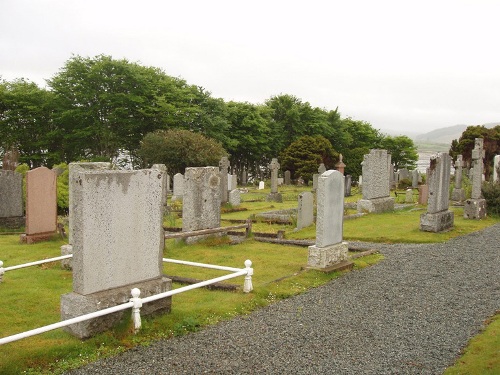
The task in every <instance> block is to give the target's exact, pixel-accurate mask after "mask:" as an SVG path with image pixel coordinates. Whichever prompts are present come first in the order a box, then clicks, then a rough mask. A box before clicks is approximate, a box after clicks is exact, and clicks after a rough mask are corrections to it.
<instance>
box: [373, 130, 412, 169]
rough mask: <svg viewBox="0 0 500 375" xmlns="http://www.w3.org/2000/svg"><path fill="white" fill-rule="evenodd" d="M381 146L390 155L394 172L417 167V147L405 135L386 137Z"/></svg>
mask: <svg viewBox="0 0 500 375" xmlns="http://www.w3.org/2000/svg"><path fill="white" fill-rule="evenodd" d="M381 146H382V148H383V149H386V150H387V151H388V152H389V153H390V154H391V162H392V164H394V169H395V170H396V171H397V170H400V169H401V168H408V169H415V168H416V167H417V161H418V152H417V146H415V144H414V143H413V141H412V140H411V138H409V137H407V136H406V135H400V136H397V137H391V136H387V137H385V138H384V139H383V140H382V142H381Z"/></svg>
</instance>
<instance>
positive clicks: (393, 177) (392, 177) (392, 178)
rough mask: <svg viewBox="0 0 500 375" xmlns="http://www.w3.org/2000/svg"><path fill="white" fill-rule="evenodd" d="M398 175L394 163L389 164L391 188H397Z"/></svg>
mask: <svg viewBox="0 0 500 375" xmlns="http://www.w3.org/2000/svg"><path fill="white" fill-rule="evenodd" d="M398 176H399V174H398V175H397V176H396V172H394V164H392V163H391V165H390V166H389V190H393V189H396V187H397V182H396V181H397V178H398Z"/></svg>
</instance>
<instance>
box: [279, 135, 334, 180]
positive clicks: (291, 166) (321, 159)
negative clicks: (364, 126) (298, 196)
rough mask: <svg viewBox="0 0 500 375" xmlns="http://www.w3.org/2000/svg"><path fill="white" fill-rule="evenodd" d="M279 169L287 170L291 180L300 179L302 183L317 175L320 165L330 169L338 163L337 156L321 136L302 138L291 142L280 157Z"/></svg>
mask: <svg viewBox="0 0 500 375" xmlns="http://www.w3.org/2000/svg"><path fill="white" fill-rule="evenodd" d="M280 160H281V169H282V170H287V169H288V170H289V171H290V173H291V176H292V178H298V177H302V178H303V179H304V182H306V183H307V182H309V181H311V180H312V177H313V174H315V173H318V167H319V164H320V163H324V164H325V167H326V168H327V169H332V168H333V167H334V165H335V163H336V161H338V154H337V152H336V151H335V150H334V149H333V147H332V144H331V143H330V141H329V140H328V139H326V138H325V137H323V136H321V135H316V136H308V135H306V136H303V137H300V138H298V139H297V140H296V141H294V142H292V143H291V144H290V146H288V147H287V148H286V149H285V150H284V151H283V153H282V154H281V157H280Z"/></svg>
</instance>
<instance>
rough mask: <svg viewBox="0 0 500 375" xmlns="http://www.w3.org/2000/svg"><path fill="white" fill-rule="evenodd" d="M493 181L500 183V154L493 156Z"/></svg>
mask: <svg viewBox="0 0 500 375" xmlns="http://www.w3.org/2000/svg"><path fill="white" fill-rule="evenodd" d="M493 182H495V183H500V155H495V157H494V158H493Z"/></svg>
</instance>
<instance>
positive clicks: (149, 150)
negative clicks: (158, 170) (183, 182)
mask: <svg viewBox="0 0 500 375" xmlns="http://www.w3.org/2000/svg"><path fill="white" fill-rule="evenodd" d="M138 154H139V156H140V157H141V158H142V159H143V161H144V163H145V164H147V165H151V164H165V165H166V167H167V168H168V172H169V173H184V170H185V169H186V167H205V166H210V165H211V166H218V165H219V161H220V159H221V158H222V157H223V156H226V155H227V153H226V151H225V150H224V148H223V147H222V145H221V144H220V143H219V142H217V141H215V140H213V139H210V138H207V137H205V136H204V135H203V134H200V133H194V132H192V131H189V130H184V129H171V130H158V131H156V132H153V133H149V134H146V136H145V137H144V139H143V140H142V142H141V147H140V149H139V151H138Z"/></svg>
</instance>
